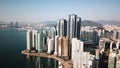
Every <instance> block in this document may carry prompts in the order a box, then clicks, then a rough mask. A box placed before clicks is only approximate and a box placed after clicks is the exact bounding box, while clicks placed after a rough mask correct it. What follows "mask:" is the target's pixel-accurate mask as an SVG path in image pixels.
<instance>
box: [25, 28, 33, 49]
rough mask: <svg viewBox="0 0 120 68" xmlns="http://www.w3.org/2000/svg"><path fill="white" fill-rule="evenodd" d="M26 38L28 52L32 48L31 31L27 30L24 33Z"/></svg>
mask: <svg viewBox="0 0 120 68" xmlns="http://www.w3.org/2000/svg"><path fill="white" fill-rule="evenodd" d="M26 37H27V49H28V50H30V49H31V48H32V31H31V30H28V31H27V33H26Z"/></svg>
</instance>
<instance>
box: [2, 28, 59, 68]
mask: <svg viewBox="0 0 120 68" xmlns="http://www.w3.org/2000/svg"><path fill="white" fill-rule="evenodd" d="M24 49H26V31H18V30H17V29H0V68H57V64H58V62H57V61H56V60H53V59H48V58H41V57H30V58H29V59H27V58H26V56H25V55H22V54H21V51H22V50H24Z"/></svg>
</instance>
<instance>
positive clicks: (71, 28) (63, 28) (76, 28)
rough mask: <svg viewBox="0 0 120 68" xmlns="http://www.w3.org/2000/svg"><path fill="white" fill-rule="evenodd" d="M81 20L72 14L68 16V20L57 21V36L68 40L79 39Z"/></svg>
mask: <svg viewBox="0 0 120 68" xmlns="http://www.w3.org/2000/svg"><path fill="white" fill-rule="evenodd" d="M80 29H81V18H80V17H77V15H75V14H72V15H69V16H68V20H66V19H59V21H58V31H57V32H58V33H57V34H58V36H67V37H69V38H78V39H80Z"/></svg>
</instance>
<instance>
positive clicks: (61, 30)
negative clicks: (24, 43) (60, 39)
mask: <svg viewBox="0 0 120 68" xmlns="http://www.w3.org/2000/svg"><path fill="white" fill-rule="evenodd" d="M58 35H59V36H66V35H67V21H66V20H65V19H59V21H58Z"/></svg>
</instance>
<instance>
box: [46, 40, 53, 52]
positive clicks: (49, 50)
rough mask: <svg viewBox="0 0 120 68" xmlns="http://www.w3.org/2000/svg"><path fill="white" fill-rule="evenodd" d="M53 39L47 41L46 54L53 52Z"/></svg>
mask: <svg viewBox="0 0 120 68" xmlns="http://www.w3.org/2000/svg"><path fill="white" fill-rule="evenodd" d="M53 43H54V39H53V38H52V39H48V51H47V53H49V54H50V53H51V52H52V51H53V50H54V44H53Z"/></svg>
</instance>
